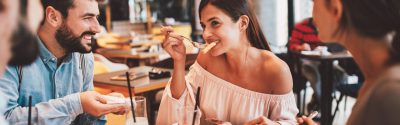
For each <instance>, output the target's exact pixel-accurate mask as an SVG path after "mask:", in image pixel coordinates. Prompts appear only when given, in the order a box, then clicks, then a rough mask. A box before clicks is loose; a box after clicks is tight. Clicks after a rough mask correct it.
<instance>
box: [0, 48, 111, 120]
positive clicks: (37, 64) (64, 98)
mask: <svg viewBox="0 0 400 125" xmlns="http://www.w3.org/2000/svg"><path fill="white" fill-rule="evenodd" d="M39 50H40V56H39V58H37V59H36V60H35V61H34V62H33V63H32V64H30V65H27V66H23V67H22V73H21V74H19V72H18V69H19V67H18V66H8V67H7V69H6V72H5V73H4V76H3V77H2V78H0V91H2V92H3V93H4V96H5V98H4V99H0V101H6V102H7V107H6V109H5V113H4V116H5V117H6V119H7V120H8V121H9V122H10V124H20V123H21V124H24V123H26V122H27V119H28V108H27V106H28V101H29V96H32V106H34V107H32V123H37V124H38V125H64V124H79V125H81V124H85V125H86V124H104V123H105V120H97V118H94V117H91V116H90V115H88V114H86V113H84V112H83V109H82V106H81V102H80V96H79V93H80V92H84V91H88V90H93V62H94V61H93V60H94V59H93V54H92V53H89V54H80V53H70V54H68V55H66V57H65V59H64V60H63V62H62V63H61V64H60V65H59V66H57V58H56V57H55V56H54V55H53V54H52V53H51V52H50V51H49V50H48V49H47V48H46V47H45V45H44V44H43V43H42V42H39ZM81 57H82V58H81ZM19 75H21V76H22V80H21V84H19ZM18 88H20V90H19V89H18ZM78 115H79V116H78ZM96 122H97V123H96Z"/></svg>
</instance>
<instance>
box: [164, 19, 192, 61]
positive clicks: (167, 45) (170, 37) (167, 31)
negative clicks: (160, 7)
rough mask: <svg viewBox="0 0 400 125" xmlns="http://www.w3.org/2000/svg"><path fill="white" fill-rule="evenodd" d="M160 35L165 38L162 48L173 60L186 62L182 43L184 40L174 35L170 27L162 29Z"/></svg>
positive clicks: (184, 48)
mask: <svg viewBox="0 0 400 125" xmlns="http://www.w3.org/2000/svg"><path fill="white" fill-rule="evenodd" d="M161 33H162V34H164V36H165V38H164V40H163V43H162V47H163V48H164V50H165V51H167V53H168V54H169V55H170V56H171V57H172V59H174V61H178V62H185V60H186V47H185V45H184V43H183V40H184V38H182V37H181V36H180V35H178V34H175V33H174V30H173V29H172V27H169V26H167V27H162V28H161Z"/></svg>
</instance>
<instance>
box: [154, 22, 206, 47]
mask: <svg viewBox="0 0 400 125" xmlns="http://www.w3.org/2000/svg"><path fill="white" fill-rule="evenodd" d="M164 27H165V26H163V25H161V28H164ZM169 33H170V32H168V34H169ZM179 36H180V37H182V38H184V39H186V40H188V42H190V43H191V44H192V45H193V47H196V48H199V49H203V48H206V46H207V44H204V43H199V42H195V41H193V40H191V39H189V38H187V37H185V36H182V35H179Z"/></svg>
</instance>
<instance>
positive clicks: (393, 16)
mask: <svg viewBox="0 0 400 125" xmlns="http://www.w3.org/2000/svg"><path fill="white" fill-rule="evenodd" d="M326 1H327V4H328V3H329V1H330V0H326ZM342 2H343V16H342V19H341V21H340V27H341V29H344V28H346V27H349V26H351V27H352V28H354V29H355V30H356V31H357V32H358V33H360V34H361V35H364V36H368V37H372V38H383V37H385V36H387V35H388V34H390V33H395V36H394V39H393V41H392V47H391V50H390V54H391V57H390V59H389V60H388V63H389V64H394V63H399V62H400V0H343V1H342Z"/></svg>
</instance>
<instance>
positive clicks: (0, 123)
mask: <svg viewBox="0 0 400 125" xmlns="http://www.w3.org/2000/svg"><path fill="white" fill-rule="evenodd" d="M2 99H4V94H3V93H2V92H1V91H0V100H2ZM6 103H7V102H5V101H3V100H2V101H0V125H8V122H7V121H6V120H4V116H3V114H4V109H5V108H6Z"/></svg>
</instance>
